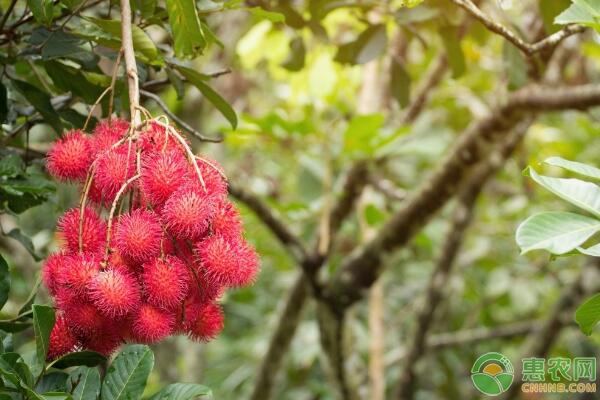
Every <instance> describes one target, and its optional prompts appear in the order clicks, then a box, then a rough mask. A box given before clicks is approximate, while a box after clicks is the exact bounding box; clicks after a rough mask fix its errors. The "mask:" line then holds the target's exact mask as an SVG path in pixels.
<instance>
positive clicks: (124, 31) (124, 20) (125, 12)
mask: <svg viewBox="0 0 600 400" xmlns="http://www.w3.org/2000/svg"><path fill="white" fill-rule="evenodd" d="M131 20H132V16H131V5H130V3H129V0H121V43H122V46H123V55H124V58H125V70H126V71H127V85H128V89H129V112H130V114H131V124H132V125H133V126H137V125H138V124H139V123H140V122H141V115H140V114H139V113H138V107H139V106H140V87H139V78H138V70H137V65H136V63H135V51H134V49H133V36H132V28H131Z"/></svg>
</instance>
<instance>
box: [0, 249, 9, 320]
mask: <svg viewBox="0 0 600 400" xmlns="http://www.w3.org/2000/svg"><path fill="white" fill-rule="evenodd" d="M9 291H10V272H9V271H8V263H7V262H6V260H5V259H4V257H3V256H2V254H0V310H1V309H2V307H4V304H6V301H7V300H8V292H9ZM0 329H1V328H0Z"/></svg>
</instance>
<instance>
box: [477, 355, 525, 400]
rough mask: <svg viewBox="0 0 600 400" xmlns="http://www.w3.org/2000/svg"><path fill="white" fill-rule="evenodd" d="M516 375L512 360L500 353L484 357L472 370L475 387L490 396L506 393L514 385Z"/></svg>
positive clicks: (480, 358) (478, 360)
mask: <svg viewBox="0 0 600 400" xmlns="http://www.w3.org/2000/svg"><path fill="white" fill-rule="evenodd" d="M514 374H515V370H514V368H513V366H512V364H511V362H510V360H509V359H508V358H506V357H505V356H503V355H502V354H500V353H487V354H484V355H482V356H481V357H479V358H478V359H477V361H475V364H473V368H471V379H473V383H474V384H475V387H476V388H477V389H479V391H480V392H481V393H483V394H487V395H488V396H498V395H499V394H502V393H504V392H506V390H507V389H508V388H509V387H510V385H511V384H512V383H513V379H514Z"/></svg>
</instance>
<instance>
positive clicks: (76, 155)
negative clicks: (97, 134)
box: [46, 130, 92, 181]
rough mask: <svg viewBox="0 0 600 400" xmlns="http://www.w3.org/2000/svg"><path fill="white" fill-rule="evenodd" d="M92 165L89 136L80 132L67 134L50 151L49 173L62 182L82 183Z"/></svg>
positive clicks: (75, 131) (48, 159)
mask: <svg viewBox="0 0 600 400" xmlns="http://www.w3.org/2000/svg"><path fill="white" fill-rule="evenodd" d="M91 163H92V151H91V147H90V143H89V142H88V138H87V136H85V134H84V133H83V132H82V131H80V130H73V131H69V132H67V133H66V134H65V135H64V137H63V138H62V139H59V140H58V141H57V142H56V143H55V144H54V146H52V148H51V149H50V151H48V156H47V164H46V167H47V169H48V172H50V174H51V175H52V176H54V177H55V178H57V179H59V180H62V181H72V180H74V181H82V180H84V179H85V177H86V175H87V171H88V168H89V167H90V165H91Z"/></svg>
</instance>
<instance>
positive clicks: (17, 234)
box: [6, 228, 42, 261]
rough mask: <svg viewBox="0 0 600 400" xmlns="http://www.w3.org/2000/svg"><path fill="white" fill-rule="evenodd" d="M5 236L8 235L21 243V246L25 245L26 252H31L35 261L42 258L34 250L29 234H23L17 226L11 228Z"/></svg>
mask: <svg viewBox="0 0 600 400" xmlns="http://www.w3.org/2000/svg"><path fill="white" fill-rule="evenodd" d="M6 236H9V237H11V238H13V239H15V240H16V241H18V242H19V243H21V244H22V245H23V247H25V250H27V252H28V253H29V254H31V256H32V257H33V259H34V260H35V261H40V260H41V259H42V258H41V257H40V256H39V255H37V253H36V252H35V249H34V248H33V242H32V241H31V239H30V238H29V236H26V235H24V234H23V232H21V230H20V229H19V228H13V229H12V230H11V231H10V232H8V233H7V234H6Z"/></svg>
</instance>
